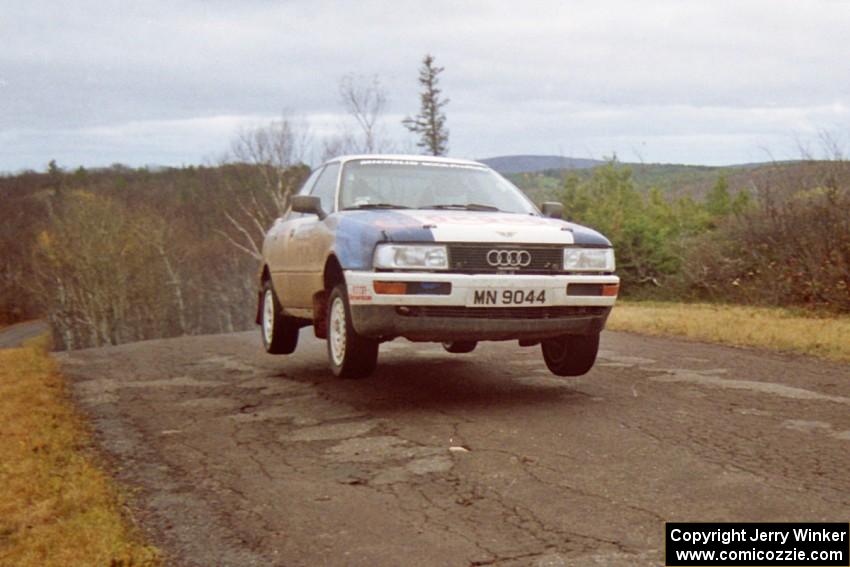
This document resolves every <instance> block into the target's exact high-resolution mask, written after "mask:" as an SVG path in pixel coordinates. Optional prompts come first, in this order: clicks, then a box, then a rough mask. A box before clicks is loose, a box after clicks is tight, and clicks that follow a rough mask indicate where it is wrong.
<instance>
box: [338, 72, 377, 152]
mask: <svg viewBox="0 0 850 567" xmlns="http://www.w3.org/2000/svg"><path fill="white" fill-rule="evenodd" d="M339 97H340V101H341V102H342V105H343V107H344V108H345V110H346V111H347V112H348V114H350V115H351V116H352V117H353V118H354V120H355V121H356V122H357V126H358V128H359V129H360V134H361V135H362V140H361V141H357V140H355V145H356V146H357V148H356V149H357V151H358V152H361V153H369V154H371V153H375V152H380V151H383V150H384V149H385V148H386V146H387V145H388V144H387V141H386V140H385V139H384V135H383V131H382V128H381V126H380V120H381V116H382V115H383V113H384V110H385V109H386V106H387V94H386V91H385V90H384V88H383V86H382V85H381V81H380V79H379V78H378V76H377V75H372V77H365V76H358V75H346V76H344V77H343V78H342V79H340V81H339Z"/></svg>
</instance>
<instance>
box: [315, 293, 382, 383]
mask: <svg viewBox="0 0 850 567" xmlns="http://www.w3.org/2000/svg"><path fill="white" fill-rule="evenodd" d="M327 313H328V323H327V325H328V341H327V342H328V364H329V365H330V367H331V371H332V372H333V373H334V375H336V376H338V377H340V378H365V377H367V376H369V375H370V374H371V373H372V372H373V371H374V370H375V366H376V365H377V363H378V341H376V340H374V339H370V338H368V337H364V336H362V335H358V334H357V331H355V330H354V326H353V325H352V324H351V307H350V306H349V305H348V294H347V293H346V288H345V284H339V285H337V286H336V287H335V288H334V289H333V291H331V294H330V297H328V309H327Z"/></svg>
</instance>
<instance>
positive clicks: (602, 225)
mask: <svg viewBox="0 0 850 567" xmlns="http://www.w3.org/2000/svg"><path fill="white" fill-rule="evenodd" d="M559 196H560V198H561V200H562V201H563V203H564V208H565V211H566V214H567V216H568V217H569V218H570V219H572V220H575V221H576V222H579V223H582V224H587V225H589V226H592V227H594V228H597V229H599V230H600V231H601V232H603V233H604V234H605V235H606V236H608V237H609V238H610V239H611V240H612V242H613V244H614V247H615V249H616V253H617V271H618V273H619V274H620V276H621V278H622V280H623V291H624V293H625V295H626V296H631V297H644V298H658V299H673V300H704V301H712V302H728V303H740V304H748V305H773V306H786V307H788V306H794V307H801V308H807V309H816V310H829V311H834V312H843V313H849V312H850V213H848V211H850V164H848V162H847V161H845V160H844V159H843V158H838V159H831V160H803V161H800V162H795V163H788V164H775V165H772V166H771V167H770V168H768V169H767V171H765V172H762V174H760V175H759V176H757V177H755V176H754V178H753V180H752V182H751V187H750V189H741V190H739V191H738V192H737V193H735V194H734V195H733V194H732V193H731V192H730V190H729V186H728V184H727V182H726V179H725V177H723V176H722V175H721V176H720V177H718V179H717V182H716V183H715V185H714V187H713V188H712V189H711V190H710V191H709V192H708V193H707V195H706V196H705V198H704V199H702V200H695V199H694V198H692V197H689V196H679V197H675V196H670V195H664V194H662V192H661V191H659V190H658V189H655V188H650V189H649V190H648V191H641V190H639V189H638V188H637V186H636V184H635V183H634V181H633V179H632V172H631V170H630V169H629V168H628V167H625V166H621V165H619V164H617V163H616V162H611V163H609V164H607V165H605V166H601V167H598V168H596V169H595V170H594V171H593V174H592V175H591V176H590V177H589V178H587V179H580V178H579V177H577V176H575V175H572V176H568V177H567V178H566V180H565V181H564V184H563V187H562V188H561V190H560V193H559Z"/></svg>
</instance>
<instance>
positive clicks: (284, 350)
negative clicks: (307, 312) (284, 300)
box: [260, 280, 298, 354]
mask: <svg viewBox="0 0 850 567" xmlns="http://www.w3.org/2000/svg"><path fill="white" fill-rule="evenodd" d="M262 314H263V316H262V319H261V321H260V323H261V324H262V331H263V332H262V335H263V347H264V348H265V349H266V352H267V353H269V354H292V353H293V352H295V347H296V346H298V324H297V323H296V322H295V320H294V319H293V318H292V317H287V316H286V315H284V314H283V312H282V310H281V307H280V302H279V301H278V300H277V295H276V294H275V292H274V289H273V288H272V283H271V281H268V280H267V281H266V282H265V283H263V309H262Z"/></svg>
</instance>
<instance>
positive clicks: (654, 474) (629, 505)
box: [58, 332, 850, 567]
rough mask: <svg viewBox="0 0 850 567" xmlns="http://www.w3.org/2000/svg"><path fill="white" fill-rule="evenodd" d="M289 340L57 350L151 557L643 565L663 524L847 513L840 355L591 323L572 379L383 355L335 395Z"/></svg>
mask: <svg viewBox="0 0 850 567" xmlns="http://www.w3.org/2000/svg"><path fill="white" fill-rule="evenodd" d="M308 335H309V333H307V332H302V345H301V346H299V350H298V351H297V352H296V354H295V355H293V356H291V357H273V356H269V355H266V354H263V353H261V352H260V347H259V338H258V336H257V335H256V333H242V334H234V335H221V336H205V337H189V338H182V339H175V340H160V341H149V342H144V343H136V344H130V345H124V346H120V347H112V348H108V349H96V350H88V351H77V352H73V353H70V354H63V355H58V357H59V359H60V360H61V361H62V363H63V365H64V368H65V370H66V373H67V374H68V375H69V376H70V377H71V378H72V380H73V384H74V391H75V393H76V395H77V396H78V398H79V400H80V402H81V404H82V406H83V407H84V408H85V410H86V411H87V412H88V413H89V414H90V415H91V416H92V417H93V420H94V423H95V425H96V429H97V432H98V436H99V439H100V441H101V442H102V444H103V446H104V447H105V448H106V450H107V452H108V453H109V454H111V455H113V456H114V458H115V464H116V469H117V470H118V471H119V472H118V474H119V477H120V478H121V479H123V480H124V481H126V482H129V483H131V484H132V485H135V486H138V487H139V488H140V490H139V493H138V494H139V496H138V499H137V503H136V504H137V506H138V507H139V511H138V517H139V518H140V519H141V522H142V524H143V525H144V526H145V528H146V529H147V530H148V531H149V532H150V534H151V537H153V538H154V541H155V542H156V543H157V544H159V545H160V546H161V547H162V548H163V549H164V550H165V551H166V553H168V556H169V563H171V564H176V565H264V566H265V565H286V566H301V565H303V566H314V565H363V566H370V567H374V566H382V565H394V566H395V565H435V566H436V565H439V566H443V565H459V566H468V565H499V566H520V565H523V566H524V565H534V566H544V565H545V566H555V565H615V566H616V565H657V564H659V563H660V562H661V561H662V559H661V555H662V549H663V522H664V521H665V520H670V521H696V520H698V521H732V520H736V521H767V520H770V521H847V519H848V517H850V474H848V471H849V470H850V380H848V378H850V366H848V365H838V364H829V363H824V362H815V361H813V360H811V359H807V358H801V357H791V356H781V355H773V354H767V353H763V352H759V351H750V350H740V349H731V348H726V347H719V346H712V345H702V344H697V343H687V342H681V341H676V340H668V339H658V338H648V337H640V336H636V335H630V334H623V333H606V334H604V335H603V347H602V348H603V349H604V350H603V352H602V354H601V360H600V361H599V363H598V365H597V366H596V368H594V370H593V371H592V372H591V373H590V374H588V375H587V376H585V377H582V378H579V379H560V378H556V377H554V376H551V375H550V374H549V373H548V372H547V371H546V369H545V367H544V365H543V362H542V360H541V358H540V354H539V350H538V349H537V348H527V349H521V348H519V347H516V346H515V344H508V343H503V344H500V343H489V344H484V345H482V346H480V347H479V349H478V350H477V351H475V352H474V353H472V354H468V355H450V354H447V353H444V352H443V351H442V349H441V348H440V347H439V346H436V345H417V344H413V343H408V342H396V343H391V344H388V345H383V347H382V351H381V359H380V367H379V370H378V372H377V373H376V374H375V375H374V376H373V377H372V378H371V379H368V380H364V381H340V380H337V379H334V378H332V377H331V376H329V375H328V373H327V371H326V370H325V353H324V343H323V342H319V341H316V340H315V339H312V338H310V337H308ZM305 337H307V338H306V339H305ZM453 447H454V448H455V450H452V448H453ZM457 448H462V449H457Z"/></svg>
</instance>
